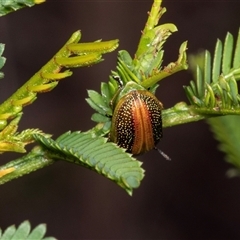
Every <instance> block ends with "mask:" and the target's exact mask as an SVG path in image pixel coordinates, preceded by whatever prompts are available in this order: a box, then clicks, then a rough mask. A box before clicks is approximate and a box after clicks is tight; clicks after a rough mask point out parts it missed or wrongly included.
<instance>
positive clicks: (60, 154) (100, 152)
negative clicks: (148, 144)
mask: <svg viewBox="0 0 240 240" xmlns="http://www.w3.org/2000/svg"><path fill="white" fill-rule="evenodd" d="M34 137H35V139H36V140H37V141H39V142H40V143H41V144H42V145H43V146H44V147H45V148H47V150H48V151H49V153H48V155H49V156H51V157H52V158H55V159H59V158H60V159H63V160H67V161H70V162H75V163H77V164H80V165H82V166H84V167H86V168H90V169H92V170H94V171H96V172H98V173H99V174H102V175H104V176H105V177H107V178H108V179H110V180H112V181H114V182H116V183H117V184H118V185H119V186H121V187H122V188H124V189H125V190H126V191H127V192H128V193H129V194H130V195H131V194H132V191H133V189H134V188H137V187H139V185H140V181H141V180H142V179H143V176H144V170H143V169H142V168H141V164H142V163H141V162H140V161H137V160H136V159H134V158H132V157H131V154H129V153H126V152H125V150H124V149H122V148H119V147H117V146H116V144H114V143H111V142H107V139H106V138H103V137H93V136H92V135H91V134H90V133H80V132H72V133H71V132H67V133H65V134H63V135H61V136H60V137H59V138H58V139H57V140H56V141H54V140H52V139H50V138H45V137H44V136H42V135H38V134H36V135H34Z"/></svg>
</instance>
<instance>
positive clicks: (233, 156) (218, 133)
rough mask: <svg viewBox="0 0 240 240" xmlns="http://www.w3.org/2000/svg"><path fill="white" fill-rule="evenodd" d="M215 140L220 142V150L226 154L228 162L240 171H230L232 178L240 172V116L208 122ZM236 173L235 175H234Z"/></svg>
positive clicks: (223, 117) (219, 118)
mask: <svg viewBox="0 0 240 240" xmlns="http://www.w3.org/2000/svg"><path fill="white" fill-rule="evenodd" d="M207 122H208V123H209V124H210V127H211V130H212V131H213V133H214V136H215V138H216V139H217V140H218V141H219V149H220V150H221V151H223V152H224V153H225V154H226V161H227V162H229V163H231V164H233V166H234V167H235V168H237V169H238V171H233V170H231V171H229V174H230V173H231V176H234V175H236V174H237V175H239V171H240V147H239V143H240V128H239V122H240V116H222V117H217V118H210V119H208V120H207ZM233 173H234V174H233Z"/></svg>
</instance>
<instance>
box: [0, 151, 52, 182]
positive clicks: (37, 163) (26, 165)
mask: <svg viewBox="0 0 240 240" xmlns="http://www.w3.org/2000/svg"><path fill="white" fill-rule="evenodd" d="M54 162H55V160H53V159H51V158H49V157H48V156H47V154H46V153H45V152H44V151H43V150H42V148H40V147H35V148H33V150H32V151H31V152H30V153H28V154H27V155H25V156H23V157H21V158H18V159H16V160H13V161H11V162H9V163H7V164H5V165H4V166H1V167H0V172H1V171H8V169H11V171H10V173H8V174H5V175H3V176H2V177H0V184H4V183H6V182H9V181H11V180H13V179H15V178H18V177H20V176H23V175H26V174H28V173H30V172H34V171H36V170H38V169H40V168H43V167H46V166H49V165H51V164H53V163H54Z"/></svg>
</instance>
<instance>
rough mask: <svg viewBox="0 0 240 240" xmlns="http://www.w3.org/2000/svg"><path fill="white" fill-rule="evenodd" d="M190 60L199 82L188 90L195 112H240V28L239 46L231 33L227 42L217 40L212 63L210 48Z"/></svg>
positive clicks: (191, 85)
mask: <svg viewBox="0 0 240 240" xmlns="http://www.w3.org/2000/svg"><path fill="white" fill-rule="evenodd" d="M189 59H190V63H191V64H190V66H191V68H192V69H194V70H193V71H194V72H195V81H191V82H190V85H189V86H185V87H184V89H185V92H186V94H187V97H188V99H189V101H190V103H191V104H192V105H194V106H195V107H196V108H195V111H196V112H199V113H201V112H202V113H211V114H215V115H222V114H240V95H239V93H238V86H237V81H238V80H239V79H240V31H239V33H238V38H237V41H236V46H235V47H234V44H233V36H232V35H231V34H230V33H227V35H226V38H225V41H224V43H222V42H221V41H220V40H217V43H216V47H215V52H214V57H213V62H212V65H211V54H210V53H209V52H208V51H205V53H200V54H199V55H198V56H190V58H189Z"/></svg>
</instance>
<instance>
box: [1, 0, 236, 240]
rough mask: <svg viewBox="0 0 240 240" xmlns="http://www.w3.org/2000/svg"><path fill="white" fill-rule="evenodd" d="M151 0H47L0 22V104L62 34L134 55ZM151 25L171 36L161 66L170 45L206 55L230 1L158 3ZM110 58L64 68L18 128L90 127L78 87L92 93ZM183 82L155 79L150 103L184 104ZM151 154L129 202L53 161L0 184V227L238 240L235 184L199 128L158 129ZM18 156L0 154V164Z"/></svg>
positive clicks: (182, 78)
mask: <svg viewBox="0 0 240 240" xmlns="http://www.w3.org/2000/svg"><path fill="white" fill-rule="evenodd" d="M151 4H152V1H151V0H143V1H138V0H135V1H134V0H132V1H131V0H128V1H121V0H119V1H117V0H112V1H111V0H110V1H107V0H104V1H102V0H94V1H90V0H85V1H81V0H75V1H74V0H72V1H67V0H62V1H59V0H55V1H54V0H48V1H47V2H46V3H44V4H41V5H38V6H35V7H33V8H25V9H23V10H20V11H18V12H15V13H11V14H9V15H7V16H5V17H2V18H1V19H0V42H2V43H6V50H5V52H4V56H6V57H7V64H6V65H5V67H4V72H5V78H4V79H3V80H1V85H0V100H1V101H4V99H6V98H7V97H9V96H10V95H11V94H12V93H13V92H14V91H15V90H16V89H17V88H18V87H20V86H21V85H22V84H23V83H24V82H25V81H26V80H27V79H29V78H30V77H31V76H32V75H33V74H34V73H35V72H36V71H38V70H39V69H40V68H41V66H42V65H44V64H45V63H46V62H47V61H48V60H49V59H50V58H51V57H52V56H53V55H54V53H55V52H56V51H58V49H59V48H60V47H61V46H62V45H63V44H64V43H65V42H66V41H67V39H68V38H69V37H70V35H71V34H72V33H73V32H74V31H76V30H78V29H81V31H82V41H83V42H86V41H93V40H96V39H103V40H110V39H115V38H118V39H120V47H119V50H120V49H126V50H128V51H129V52H130V53H131V54H133V53H134V52H135V50H136V47H137V43H138V40H139V37H140V31H141V29H143V27H144V24H145V21H146V19H147V14H146V13H147V11H148V10H149V9H150V7H151ZM163 6H165V7H167V10H168V11H167V13H165V14H164V16H163V18H162V22H161V23H166V22H173V23H175V24H176V25H177V27H178V29H179V31H178V32H177V33H174V34H173V35H172V36H171V37H170V38H169V40H168V42H167V43H166V45H165V58H164V63H165V64H167V63H169V62H170V61H175V60H176V59H177V55H178V48H179V46H180V44H181V43H182V42H183V41H185V40H188V41H189V45H188V49H189V50H188V51H189V53H196V52H197V51H199V50H200V49H209V50H210V51H211V52H213V50H214V46H215V43H216V39H217V38H220V39H222V40H224V37H225V35H226V33H227V31H229V32H231V33H232V34H233V35H234V36H235V37H236V35H237V33H238V29H239V26H240V18H239V11H240V1H238V0H235V1H229V0H228V1H227V0H226V1H220V0H218V1H215V0H207V1H193V0H187V1H181V0H178V1H177V0H165V1H164V2H163ZM116 57H117V51H115V52H113V53H110V54H107V55H105V56H104V58H105V61H104V62H102V63H100V64H97V65H94V66H92V67H88V68H78V69H75V70H74V75H73V76H72V77H71V78H67V79H65V80H62V82H61V83H60V84H59V85H58V86H57V88H55V89H54V90H53V91H52V92H49V93H45V94H41V95H38V99H37V101H35V102H34V104H32V105H29V106H27V107H26V108H25V111H24V116H23V118H22V121H21V124H20V130H23V129H25V128H40V129H42V130H43V131H44V132H48V133H51V134H54V137H57V136H59V135H60V134H62V133H64V132H66V131H68V130H72V131H74V130H83V131H84V130H88V129H89V128H91V127H93V126H94V123H93V122H91V120H90V117H91V114H92V113H93V110H92V109H91V108H90V107H89V106H88V105H87V103H86V101H85V100H84V99H85V98H86V97H87V92H86V89H94V90H97V91H98V90H99V89H100V83H101V82H103V81H107V80H108V76H109V74H110V70H114V69H115V66H116ZM191 79H192V76H191V74H190V73H187V72H181V73H178V74H175V75H174V76H172V77H170V78H168V79H166V80H164V81H162V82H161V86H160V87H159V89H158V92H157V96H158V98H159V99H160V100H161V101H162V102H163V104H164V106H165V108H168V107H171V106H173V104H175V103H177V102H179V101H187V99H186V97H185V95H184V91H183V88H182V86H183V85H186V84H188V82H189V80H191ZM159 147H160V148H161V149H162V150H163V151H164V152H166V153H167V154H168V155H169V156H170V157H171V158H172V161H171V162H169V161H166V160H165V159H163V158H162V157H161V155H159V154H158V153H157V152H156V151H151V152H149V153H147V154H145V155H143V156H140V157H139V159H140V160H141V161H143V162H144V164H143V167H144V168H145V169H146V176H145V178H144V180H143V182H142V184H141V186H140V188H139V189H137V190H135V191H134V193H133V196H132V197H129V196H128V195H127V194H126V192H124V191H123V190H122V189H120V188H119V187H118V186H117V185H115V184H114V183H113V182H111V181H109V180H107V179H105V178H104V177H102V176H100V175H98V174H96V173H95V172H92V171H90V170H87V169H84V168H82V167H79V166H76V165H73V164H69V163H65V162H58V163H56V164H54V165H52V166H50V167H47V168H45V169H42V170H39V171H37V172H35V173H32V174H30V175H28V176H24V177H22V178H20V179H17V180H14V181H12V182H10V183H7V184H5V185H3V186H1V187H0V227H1V228H2V229H5V228H6V227H7V226H9V225H11V224H16V225H18V224H19V223H20V222H22V221H23V220H25V219H28V220H30V221H31V223H32V225H33V226H36V225H37V224H39V223H43V222H44V223H47V225H48V231H47V235H48V236H50V235H52V236H55V237H57V238H58V239H148V238H149V239H150V238H155V239H240V204H239V203H240V179H239V178H232V179H229V178H227V177H226V171H227V170H228V169H229V168H230V167H231V166H230V165H229V164H227V163H226V162H225V161H224V154H223V153H221V152H219V151H218V150H217V142H216V141H215V140H214V139H213V137H212V134H211V132H210V130H209V126H208V125H207V124H206V123H205V122H204V121H201V122H197V123H190V124H186V125H180V126H176V127H172V128H167V129H164V138H163V139H162V141H161V143H160V144H159ZM19 156H20V155H17V154H11V153H6V154H4V155H2V156H1V164H4V163H5V162H7V161H9V160H11V159H14V158H16V157H19Z"/></svg>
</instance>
